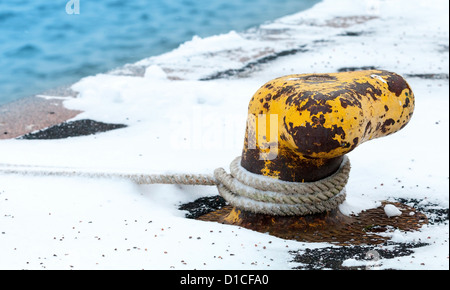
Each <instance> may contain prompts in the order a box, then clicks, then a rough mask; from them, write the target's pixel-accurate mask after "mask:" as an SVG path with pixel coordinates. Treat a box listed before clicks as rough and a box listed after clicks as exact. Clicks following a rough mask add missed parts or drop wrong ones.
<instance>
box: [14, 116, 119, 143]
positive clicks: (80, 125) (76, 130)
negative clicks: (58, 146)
mask: <svg viewBox="0 0 450 290" xmlns="http://www.w3.org/2000/svg"><path fill="white" fill-rule="evenodd" d="M125 127H127V126H126V125H124V124H106V123H102V122H97V121H93V120H88V119H85V120H77V121H69V122H64V123H61V124H58V125H55V126H51V127H49V128H46V129H43V130H40V131H36V132H32V133H28V134H26V135H23V136H21V137H18V138H17V139H64V138H69V137H78V136H87V135H93V134H97V133H102V132H107V131H110V130H115V129H120V128H125Z"/></svg>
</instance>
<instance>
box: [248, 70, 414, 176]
mask: <svg viewBox="0 0 450 290" xmlns="http://www.w3.org/2000/svg"><path fill="white" fill-rule="evenodd" d="M413 111H414V95H413V93H412V91H411V89H410V87H409V85H408V84H407V83H406V81H405V80H404V79H403V78H402V77H400V76H399V75H397V74H395V73H390V72H387V71H379V70H369V71H356V72H344V73H330V74H296V75H289V76H284V77H280V78H277V79H274V80H272V81H270V82H268V83H266V84H265V85H263V86H262V87H261V88H260V89H259V90H258V91H257V92H256V93H255V95H254V96H253V98H252V99H251V101H250V104H249V110H248V113H249V118H248V122H247V130H246V136H245V141H244V150H243V152H242V161H241V165H242V166H243V167H244V168H245V169H247V170H248V171H250V172H253V173H256V174H261V175H264V176H270V177H273V178H276V179H280V180H286V181H294V182H302V181H315V180H319V179H322V178H324V177H326V176H328V175H330V174H332V173H333V172H335V171H336V170H337V168H338V167H339V165H340V164H341V162H342V156H343V155H345V154H346V153H348V152H350V151H351V150H353V149H354V148H355V147H357V146H358V145H359V144H361V143H363V142H365V141H368V140H371V139H374V138H378V137H382V136H386V135H389V134H392V133H394V132H396V131H398V130H400V129H401V128H403V127H404V126H405V125H406V124H407V123H408V122H409V120H410V118H411V115H412V113H413ZM255 116H258V117H255ZM269 116H272V118H269ZM273 116H276V119H275V118H273ZM264 118H265V119H266V121H269V119H270V120H272V122H273V120H274V119H275V120H276V121H277V124H275V125H276V126H277V128H278V133H277V136H276V138H274V136H270V131H271V130H270V126H261V124H259V123H260V120H261V119H264ZM266 123H267V122H266ZM273 125H274V124H271V126H272V127H273ZM261 127H266V128H267V129H266V130H261ZM272 131H274V130H272ZM274 142H276V144H274Z"/></svg>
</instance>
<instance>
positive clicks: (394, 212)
mask: <svg viewBox="0 0 450 290" xmlns="http://www.w3.org/2000/svg"><path fill="white" fill-rule="evenodd" d="M384 213H385V214H386V215H387V216H388V217H396V216H400V215H402V211H401V210H399V209H398V208H397V207H396V206H395V205H393V204H387V205H385V206H384Z"/></svg>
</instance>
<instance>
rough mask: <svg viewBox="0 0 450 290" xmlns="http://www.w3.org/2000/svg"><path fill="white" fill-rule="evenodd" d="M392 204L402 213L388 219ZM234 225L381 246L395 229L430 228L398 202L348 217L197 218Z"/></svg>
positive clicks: (232, 212)
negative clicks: (388, 206) (386, 209)
mask: <svg viewBox="0 0 450 290" xmlns="http://www.w3.org/2000/svg"><path fill="white" fill-rule="evenodd" d="M386 204H393V205H395V206H396V207H397V208H399V209H400V210H401V211H402V214H401V215H400V216H396V217H390V218H389V217H388V216H387V215H386V214H385V212H384V209H383V208H384V205H386ZM197 219H198V220H201V221H213V222H219V223H223V224H231V225H236V226H240V227H244V228H247V229H251V230H254V231H258V232H262V233H269V234H270V235H273V236H276V237H279V238H283V239H290V240H297V241H301V242H328V243H333V244H337V245H361V244H381V243H383V242H385V241H387V240H388V239H389V238H388V237H387V235H380V234H381V233H386V232H389V231H392V230H394V229H399V230H402V231H415V230H418V229H419V228H420V227H421V226H422V225H424V224H427V223H428V220H427V217H426V216H425V215H424V214H423V213H421V212H419V211H417V210H416V209H415V208H413V207H410V206H407V205H405V204H402V203H399V202H383V203H382V206H380V207H378V208H374V209H369V210H366V211H363V212H361V213H359V214H358V215H357V216H355V215H352V216H345V215H343V214H342V213H340V212H339V211H333V212H328V213H322V214H318V215H310V216H294V217H280V216H270V215H261V214H253V213H249V212H241V211H239V210H236V209H234V208H232V207H231V206H225V207H223V208H222V209H219V210H217V211H214V212H211V213H208V214H205V215H202V216H200V217H199V218H197Z"/></svg>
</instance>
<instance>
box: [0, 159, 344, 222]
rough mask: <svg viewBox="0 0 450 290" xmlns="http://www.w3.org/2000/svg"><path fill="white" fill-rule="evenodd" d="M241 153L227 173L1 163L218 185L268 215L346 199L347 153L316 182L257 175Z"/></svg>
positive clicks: (234, 200)
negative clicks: (117, 170)
mask: <svg viewBox="0 0 450 290" xmlns="http://www.w3.org/2000/svg"><path fill="white" fill-rule="evenodd" d="M240 160H241V158H240V157H237V158H236V159H234V160H233V162H231V164H230V172H231V174H228V173H227V172H226V171H225V170H224V169H223V168H217V169H216V170H215V171H214V175H209V174H128V173H107V172H86V171H82V170H73V169H58V168H53V167H51V168H45V167H38V166H21V165H7V164H0V173H3V174H21V175H33V176H63V177H70V176H78V177H90V178H125V179H129V180H131V181H133V182H135V183H137V184H186V185H215V186H217V189H218V191H219V193H220V195H221V196H222V197H223V198H224V199H225V200H226V201H227V202H228V203H229V204H231V205H233V206H235V207H237V208H239V209H243V210H246V211H251V212H254V213H262V214H269V215H282V216H286V215H308V214H315V213H320V212H325V211H330V210H332V209H335V208H337V207H338V206H339V204H341V203H342V202H343V201H344V200H345V196H346V191H345V185H346V183H347V181H348V177H349V172H350V161H349V159H348V157H347V156H344V159H343V161H342V164H341V166H340V167H339V169H338V170H337V172H336V173H334V174H333V175H331V176H329V177H326V178H324V179H321V180H318V181H315V182H288V181H280V180H277V179H274V178H270V177H266V176H261V175H257V174H254V173H251V172H249V171H247V170H246V169H245V168H243V167H242V166H241V165H240Z"/></svg>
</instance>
